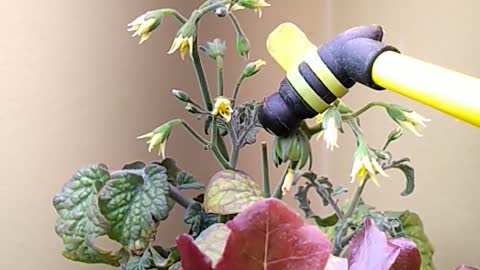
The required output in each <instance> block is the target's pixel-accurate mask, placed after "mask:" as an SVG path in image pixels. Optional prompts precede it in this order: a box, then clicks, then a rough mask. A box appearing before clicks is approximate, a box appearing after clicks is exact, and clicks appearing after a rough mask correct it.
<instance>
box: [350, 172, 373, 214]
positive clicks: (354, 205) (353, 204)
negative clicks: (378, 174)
mask: <svg viewBox="0 0 480 270" xmlns="http://www.w3.org/2000/svg"><path fill="white" fill-rule="evenodd" d="M368 179H369V176H368V175H367V176H366V177H365V180H364V181H363V182H362V184H360V186H358V187H357V190H355V193H354V194H353V198H352V201H351V202H350V205H349V206H348V209H347V212H346V213H345V218H350V217H351V216H352V215H353V213H354V212H355V208H357V205H358V202H360V199H361V197H362V192H363V190H364V189H365V185H366V184H367V182H368Z"/></svg>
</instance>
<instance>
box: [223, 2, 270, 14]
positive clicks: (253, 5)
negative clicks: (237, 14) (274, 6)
mask: <svg viewBox="0 0 480 270" xmlns="http://www.w3.org/2000/svg"><path fill="white" fill-rule="evenodd" d="M269 6H270V4H269V3H267V2H266V1H265V0H239V1H238V2H237V3H236V4H234V5H233V6H232V7H231V8H230V10H232V11H235V10H239V9H244V8H248V9H252V10H254V11H255V12H257V13H258V17H262V8H263V7H269Z"/></svg>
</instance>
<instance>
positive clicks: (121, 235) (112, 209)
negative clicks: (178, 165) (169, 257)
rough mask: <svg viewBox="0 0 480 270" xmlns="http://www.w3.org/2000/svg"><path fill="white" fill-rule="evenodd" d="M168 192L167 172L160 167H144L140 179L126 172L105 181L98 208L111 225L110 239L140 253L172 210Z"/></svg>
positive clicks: (138, 176)
mask: <svg viewBox="0 0 480 270" xmlns="http://www.w3.org/2000/svg"><path fill="white" fill-rule="evenodd" d="M169 190H170V186H169V183H168V181H167V171H166V169H165V168H164V167H161V166H159V165H149V166H147V167H145V170H144V173H143V175H137V174H132V173H128V172H125V173H121V174H119V175H118V176H116V177H114V178H112V179H111V180H110V181H108V182H107V184H106V185H105V187H104V189H102V190H101V192H100V194H99V207H100V211H101V212H102V214H103V215H104V216H105V217H106V218H107V219H108V220H109V221H110V222H111V224H112V229H111V231H110V232H109V234H108V235H109V236H110V238H112V239H114V240H117V241H118V242H120V243H122V244H123V245H124V246H125V247H127V248H128V249H129V250H131V251H133V252H136V253H141V252H143V251H144V250H145V249H146V248H147V246H148V244H149V242H150V240H151V238H152V236H153V235H154V234H155V232H156V229H157V227H158V225H159V222H160V221H162V220H164V219H166V218H167V216H168V213H169V212H170V210H171V207H172V205H171V204H170V203H169V196H168V194H169Z"/></svg>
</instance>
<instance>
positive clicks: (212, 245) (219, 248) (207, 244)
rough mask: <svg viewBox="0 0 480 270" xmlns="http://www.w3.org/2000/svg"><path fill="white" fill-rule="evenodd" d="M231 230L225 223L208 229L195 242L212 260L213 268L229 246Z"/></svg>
mask: <svg viewBox="0 0 480 270" xmlns="http://www.w3.org/2000/svg"><path fill="white" fill-rule="evenodd" d="M229 235H230V229H229V228H228V227H227V226H225V224H223V223H217V224H215V225H212V226H210V227H208V229H206V230H205V231H203V232H202V233H201V234H200V235H199V236H198V237H197V238H196V239H195V241H194V243H195V244H196V245H197V246H198V248H199V249H200V250H201V251H202V252H203V253H204V254H205V255H207V256H208V257H209V258H210V259H211V260H212V266H213V267H215V265H216V264H217V263H218V261H219V260H220V258H221V257H222V255H223V251H224V249H225V245H226V244H227V239H228V236H229Z"/></svg>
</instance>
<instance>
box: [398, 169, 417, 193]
mask: <svg viewBox="0 0 480 270" xmlns="http://www.w3.org/2000/svg"><path fill="white" fill-rule="evenodd" d="M395 168H398V169H400V170H401V171H402V172H403V174H405V179H406V180H407V184H406V187H405V190H404V191H402V193H401V195H402V196H408V195H410V194H411V193H412V192H413V190H414V188H415V171H414V169H413V168H412V167H411V166H409V165H407V164H405V163H402V164H398V165H396V166H395Z"/></svg>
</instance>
